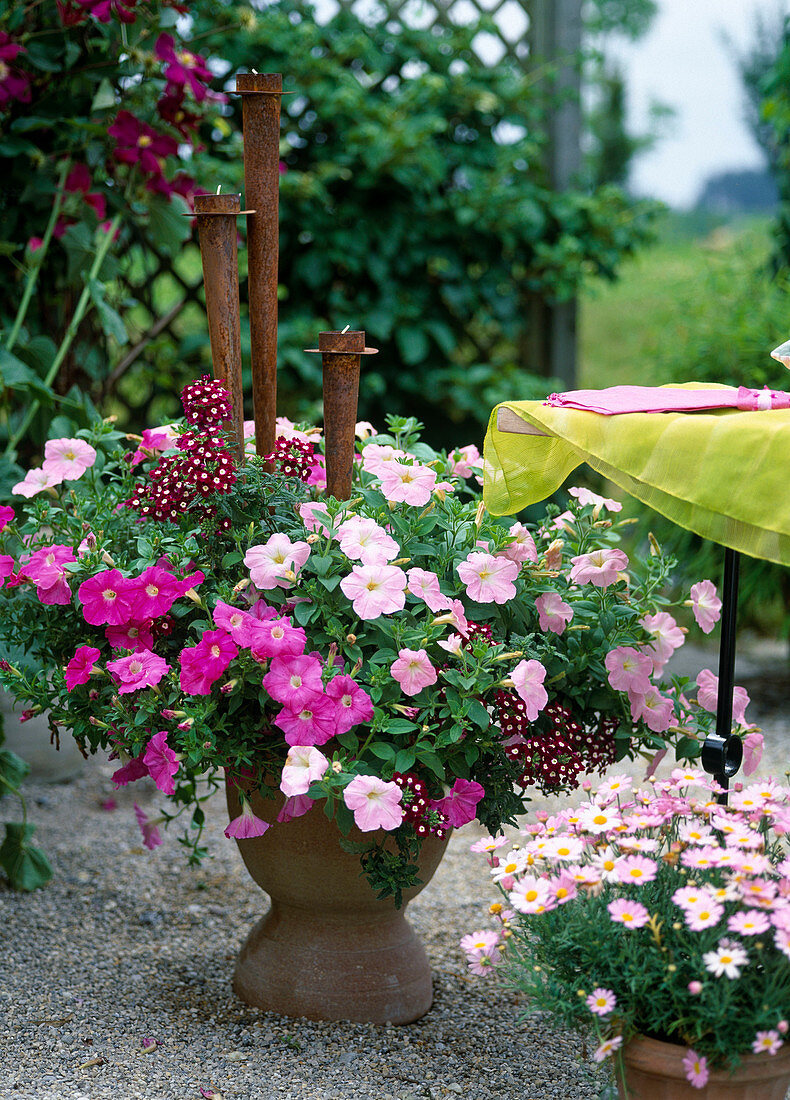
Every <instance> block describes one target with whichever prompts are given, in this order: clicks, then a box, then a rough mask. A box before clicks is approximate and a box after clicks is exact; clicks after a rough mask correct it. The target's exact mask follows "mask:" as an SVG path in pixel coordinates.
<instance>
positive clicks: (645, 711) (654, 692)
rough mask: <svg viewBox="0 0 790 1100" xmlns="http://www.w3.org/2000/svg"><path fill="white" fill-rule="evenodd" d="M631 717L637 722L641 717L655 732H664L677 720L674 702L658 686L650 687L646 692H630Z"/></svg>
mask: <svg viewBox="0 0 790 1100" xmlns="http://www.w3.org/2000/svg"><path fill="white" fill-rule="evenodd" d="M628 699H629V702H630V704H631V717H632V718H633V720H634V721H635V722H638V721H639V720H640V719H641V720H642V721H643V722H644V723H645V725H646V726H647V727H648V729H651V730H653V732H654V733H664V732H665V731H666V730H668V729H669V727H670V726H671V725H673V724H674V722H675V721H676V718H675V710H674V704H673V702H672V700H671V699H669V698H668V697H667V696H665V695H662V694H661V692H660V691H659V690H658V688H655V687H650V688H649V689H648V690H647V691H646V692H645V693H644V694H642V693H641V692H630V693H629V696H628Z"/></svg>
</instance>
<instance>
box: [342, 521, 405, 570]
mask: <svg viewBox="0 0 790 1100" xmlns="http://www.w3.org/2000/svg"><path fill="white" fill-rule="evenodd" d="M335 537H336V538H337V540H338V542H339V543H340V549H341V550H342V551H343V553H344V554H345V555H346V557H347V558H351V560H352V561H361V562H362V564H363V565H386V563H387V562H389V561H392V560H393V559H394V558H397V557H398V555H399V554H400V547H399V546H398V544H397V542H396V541H395V539H393V538H392V537H391V536H390V535H388V534H387V532H386V531H385V530H384V528H383V527H379V525H378V524H377V523H376V521H375V520H372V519H370V518H368V517H367V516H351V518H350V519H347V520H344V521H343V523H341V524H340V526H339V527H338V529H337V532H336V535H335Z"/></svg>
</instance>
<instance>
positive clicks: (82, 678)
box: [65, 645, 99, 691]
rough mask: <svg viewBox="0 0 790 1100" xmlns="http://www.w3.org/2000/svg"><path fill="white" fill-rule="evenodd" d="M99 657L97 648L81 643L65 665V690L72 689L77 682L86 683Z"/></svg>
mask: <svg viewBox="0 0 790 1100" xmlns="http://www.w3.org/2000/svg"><path fill="white" fill-rule="evenodd" d="M98 659H99V651H98V649H94V647H93V646H90V645H81V646H80V647H79V648H78V650H77V652H76V653H75V654H74V656H73V657H72V658H71V660H70V661H69V663H68V664H67V665H66V668H65V674H66V690H67V691H73V690H74V688H75V687H77V685H78V684H87V682H88V680H90V678H91V675H92V674H93V666H94V664H95V663H96V661H98Z"/></svg>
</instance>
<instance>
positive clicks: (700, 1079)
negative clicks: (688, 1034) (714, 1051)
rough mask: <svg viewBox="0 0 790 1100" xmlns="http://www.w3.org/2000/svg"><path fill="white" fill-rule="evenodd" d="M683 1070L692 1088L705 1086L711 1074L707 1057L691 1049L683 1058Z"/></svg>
mask: <svg viewBox="0 0 790 1100" xmlns="http://www.w3.org/2000/svg"><path fill="white" fill-rule="evenodd" d="M683 1070H684V1072H685V1074H686V1080H687V1081H688V1083H689V1084H690V1085H691V1087H692V1088H695V1089H704V1088H705V1086H706V1085H707V1083H708V1077H709V1076H710V1070H709V1069H708V1060H707V1058H702V1057H701V1056H700V1055H699V1054H697V1052H696V1051H695V1050H689V1051H688V1053H687V1054H686V1056H685V1057H684V1059H683Z"/></svg>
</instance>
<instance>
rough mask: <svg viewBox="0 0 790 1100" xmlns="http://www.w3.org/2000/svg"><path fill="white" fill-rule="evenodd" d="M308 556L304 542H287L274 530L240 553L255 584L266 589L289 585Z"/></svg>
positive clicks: (282, 535)
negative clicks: (264, 540) (260, 541)
mask: <svg viewBox="0 0 790 1100" xmlns="http://www.w3.org/2000/svg"><path fill="white" fill-rule="evenodd" d="M309 556H310V546H309V544H308V543H306V542H291V540H290V539H289V538H288V536H287V535H284V534H282V533H281V532H279V531H278V532H275V534H273V535H271V536H270V537H269V538H268V539H267V540H266V542H265V543H263V544H261V545H258V546H251V547H250V548H249V550H248V551H247V553H246V554H245V555H244V564H245V565H246V566H247V568H248V569H249V571H250V579H251V580H252V583H253V584H254V585H255V587H256V588H260V589H262V590H263V591H264V592H266V591H268V590H270V589H272V588H290V587H291V585H292V584H293V582H294V578H295V575H296V574H297V573H298V572H299V570H300V569H301V568H302V566H303V565H304V563H305V562H306V561H307V559H308V558H309Z"/></svg>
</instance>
